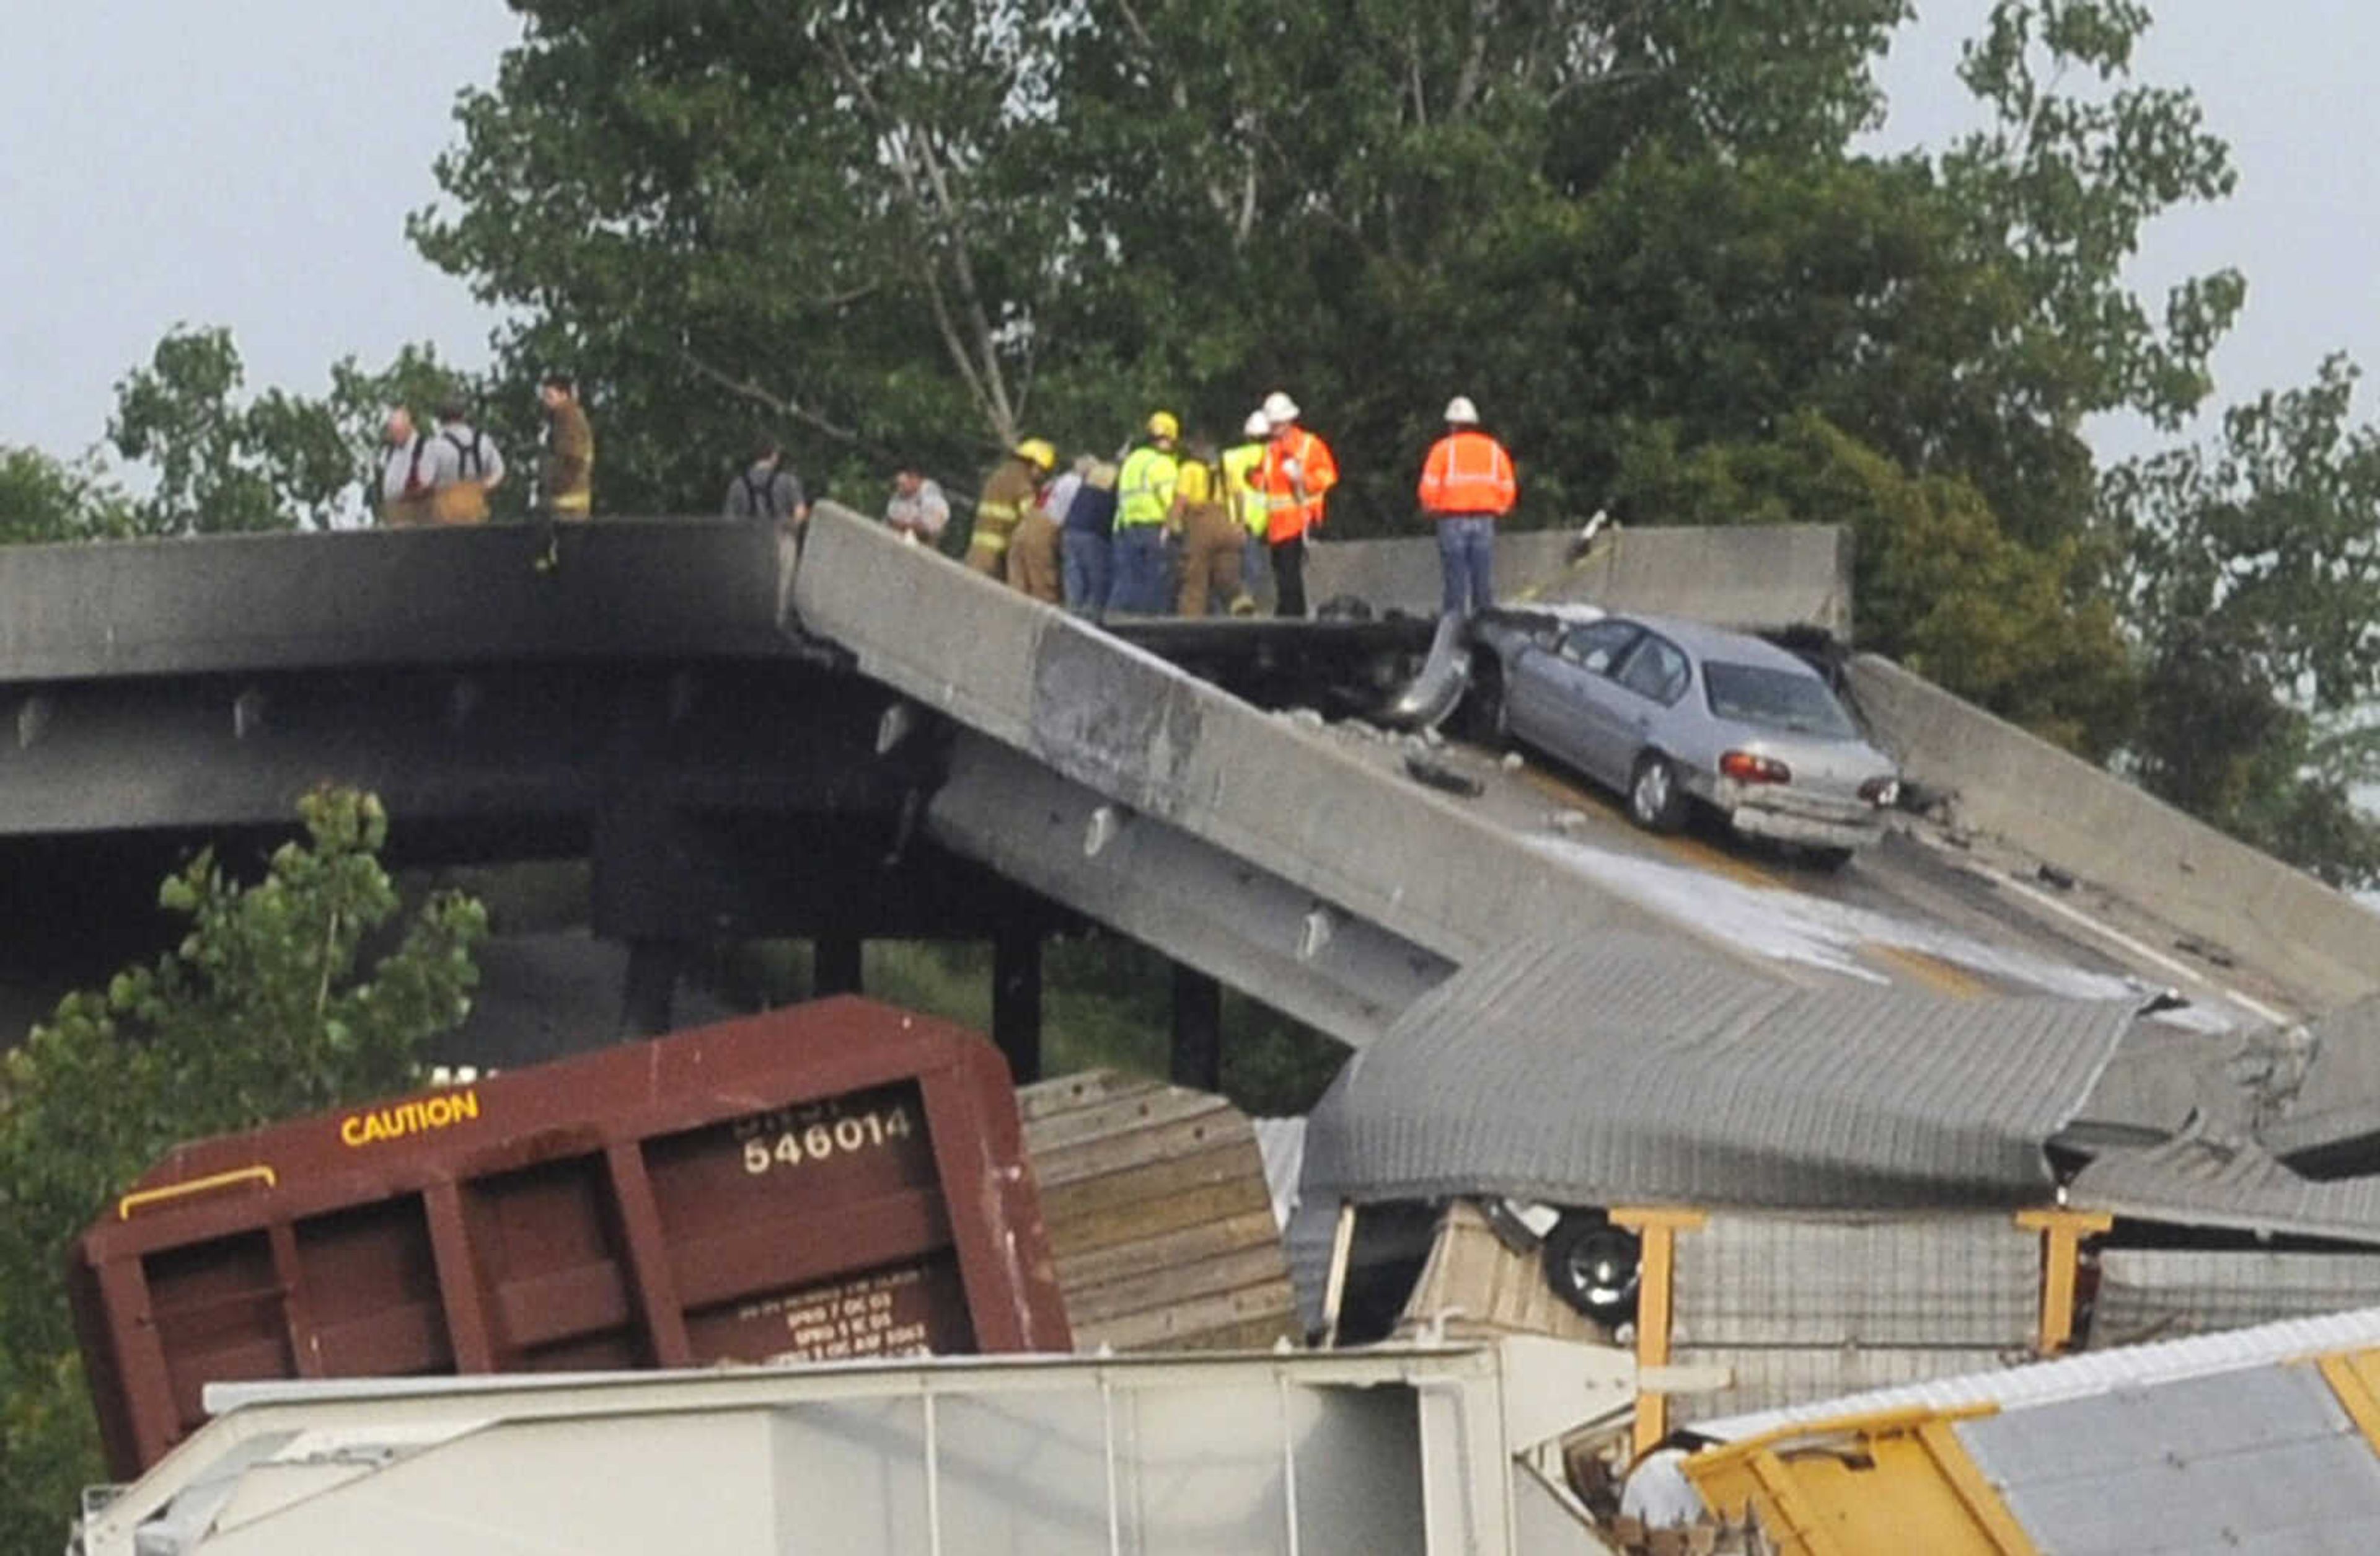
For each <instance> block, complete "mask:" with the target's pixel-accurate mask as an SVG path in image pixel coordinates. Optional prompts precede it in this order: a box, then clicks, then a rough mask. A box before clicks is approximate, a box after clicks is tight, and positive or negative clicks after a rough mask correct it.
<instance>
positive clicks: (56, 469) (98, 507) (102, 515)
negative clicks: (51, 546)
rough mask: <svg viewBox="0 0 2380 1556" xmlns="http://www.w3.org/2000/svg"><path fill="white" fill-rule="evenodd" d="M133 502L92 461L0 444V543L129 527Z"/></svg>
mask: <svg viewBox="0 0 2380 1556" xmlns="http://www.w3.org/2000/svg"><path fill="white" fill-rule="evenodd" d="M132 529H133V517H132V504H131V502H130V500H129V499H128V498H127V497H126V496H125V495H124V493H123V492H122V491H121V490H119V489H118V488H117V487H116V486H115V483H114V482H113V481H111V480H108V479H107V477H106V476H105V475H104V474H103V473H102V472H101V471H99V470H98V469H97V468H94V467H93V466H92V465H91V462H89V461H86V462H84V463H82V464H79V465H75V464H68V463H67V462H66V461H64V460H61V459H55V458H53V457H52V456H49V455H46V454H43V453H42V451H41V450H39V449H35V448H10V447H7V446H5V445H0V545H17V544H22V543H24V542H27V541H91V540H105V539H109V538H111V537H115V536H121V535H127V534H129V533H131V532H132Z"/></svg>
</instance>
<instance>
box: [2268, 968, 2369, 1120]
mask: <svg viewBox="0 0 2380 1556" xmlns="http://www.w3.org/2000/svg"><path fill="white" fill-rule="evenodd" d="M2306 1035H2307V1036H2308V1037H2310V1038H2311V1039H2313V1054H2312V1056H2311V1057H2310V1058H2309V1060H2308V1061H2307V1063H2306V1065H2305V1069H2304V1076H2303V1078H2302V1079H2301V1080H2300V1081H2299V1083H2298V1084H2297V1086H2296V1087H2295V1088H2294V1089H2293V1090H2292V1092H2291V1094H2290V1096H2289V1102H2288V1105H2287V1106H2286V1107H2285V1108H2284V1109H2283V1110H2282V1113H2281V1116H2280V1117H2279V1118H2277V1119H2275V1120H2273V1121H2271V1122H2270V1123H2268V1124H2265V1127H2264V1128H2263V1129H2261V1130H2260V1131H2258V1135H2259V1137H2260V1138H2262V1139H2263V1140H2264V1142H2265V1145H2267V1146H2269V1147H2271V1148H2272V1149H2273V1150H2274V1151H2275V1152H2276V1153H2277V1154H2279V1155H2283V1156H2289V1155H2294V1154H2295V1153H2297V1152H2299V1151H2304V1150H2319V1149H2324V1148H2328V1147H2338V1146H2341V1145H2344V1144H2347V1143H2348V1142H2350V1141H2355V1140H2359V1139H2369V1138H2370V1137H2373V1136H2375V1135H2380V995H2375V996H2374V997H2373V998H2371V999H2367V1000H2359V1001H2357V1002H2356V1003H2353V1004H2351V1005H2344V1006H2341V1007H2340V1008H2339V1009H2338V1010H2335V1011H2332V1012H2330V1013H2329V1014H2328V1015H2323V1016H2319V1017H2317V1018H2315V1019H2314V1020H2313V1021H2310V1022H2308V1023H2307V1024H2306Z"/></svg>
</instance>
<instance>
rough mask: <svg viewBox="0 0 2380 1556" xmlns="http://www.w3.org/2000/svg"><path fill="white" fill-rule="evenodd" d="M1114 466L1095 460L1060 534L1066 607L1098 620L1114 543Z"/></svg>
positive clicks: (1103, 611) (1105, 602) (1104, 605)
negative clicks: (1063, 556)
mask: <svg viewBox="0 0 2380 1556" xmlns="http://www.w3.org/2000/svg"><path fill="white" fill-rule="evenodd" d="M1115 516H1116V468H1115V466H1114V465H1112V464H1111V463H1109V462H1108V461H1107V460H1105V459H1100V460H1096V461H1094V462H1093V463H1092V465H1091V468H1089V469H1088V470H1087V471H1086V472H1085V473H1084V475H1083V484H1082V485H1081V486H1080V487H1078V488H1077V489H1076V490H1075V497H1074V501H1072V502H1070V503H1068V504H1066V517H1065V519H1064V521H1063V522H1064V526H1065V533H1064V534H1063V535H1062V536H1061V537H1060V543H1061V544H1062V546H1063V547H1064V555H1065V563H1066V609H1068V610H1070V611H1072V612H1074V613H1075V614H1076V615H1078V616H1087V617H1088V618H1089V619H1091V620H1092V621H1099V620H1100V619H1101V618H1103V617H1104V616H1106V614H1107V611H1108V581H1109V574H1110V571H1111V568H1110V565H1109V564H1110V560H1111V557H1110V552H1111V547H1112V546H1113V545H1114V543H1115Z"/></svg>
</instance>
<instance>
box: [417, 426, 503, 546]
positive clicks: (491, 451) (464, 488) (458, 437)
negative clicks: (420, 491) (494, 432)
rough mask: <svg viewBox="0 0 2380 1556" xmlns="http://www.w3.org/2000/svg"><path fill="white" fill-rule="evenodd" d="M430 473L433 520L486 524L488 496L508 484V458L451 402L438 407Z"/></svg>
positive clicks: (428, 463)
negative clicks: (506, 460) (506, 465)
mask: <svg viewBox="0 0 2380 1556" xmlns="http://www.w3.org/2000/svg"><path fill="white" fill-rule="evenodd" d="M422 463H423V465H425V466H426V467H428V468H429V471H430V517H431V518H433V519H435V520H436V521H437V522H439V523H440V524H484V523H486V522H487V519H488V493H489V492H493V491H494V490H495V489H496V488H497V487H499V486H501V485H502V484H504V456H503V455H502V454H501V453H499V452H497V449H496V445H495V444H492V443H491V442H489V441H488V436H487V434H486V433H484V432H479V431H477V430H476V429H474V428H473V427H472V426H471V424H470V423H469V422H468V421H467V420H465V419H464V418H463V407H462V405H461V404H460V403H459V402H456V401H453V400H450V401H448V402H447V403H446V404H444V405H443V406H441V407H438V435H437V436H436V437H434V438H432V439H431V440H430V452H429V454H428V456H426V457H425V458H424V459H423V460H422Z"/></svg>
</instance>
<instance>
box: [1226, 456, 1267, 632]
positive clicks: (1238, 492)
mask: <svg viewBox="0 0 2380 1556" xmlns="http://www.w3.org/2000/svg"><path fill="white" fill-rule="evenodd" d="M1240 436H1241V437H1242V439H1243V440H1245V441H1243V442H1240V443H1237V444H1233V445H1232V446H1231V447H1230V448H1227V449H1225V450H1223V456H1222V461H1221V463H1222V468H1223V490H1224V491H1226V492H1230V493H1231V496H1232V517H1233V518H1235V519H1237V520H1238V521H1239V525H1240V528H1241V529H1243V530H1244V531H1245V533H1246V540H1245V542H1244V543H1243V546H1242V550H1241V554H1240V590H1239V592H1238V593H1237V594H1235V595H1233V597H1232V614H1233V615H1235V616H1245V615H1254V614H1256V608H1257V602H1256V597H1255V596H1254V595H1253V594H1252V593H1250V592H1249V591H1250V590H1253V589H1255V588H1256V582H1257V573H1258V572H1259V571H1260V570H1261V569H1262V567H1263V565H1264V563H1263V561H1262V558H1263V556H1264V554H1265V531H1266V530H1267V529H1270V528H1271V517H1272V509H1271V507H1270V506H1269V504H1267V503H1266V502H1265V495H1264V493H1263V492H1258V491H1257V489H1256V487H1255V486H1254V485H1253V484H1252V483H1251V482H1250V481H1249V480H1248V472H1249V471H1251V470H1253V469H1255V468H1257V466H1258V465H1261V464H1263V463H1264V456H1265V445H1266V444H1269V443H1270V442H1271V441H1272V421H1271V419H1270V418H1269V417H1267V416H1266V415H1265V413H1264V412H1262V411H1260V410H1258V411H1251V412H1249V413H1248V419H1247V420H1246V422H1245V424H1243V425H1242V426H1241V428H1240Z"/></svg>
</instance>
